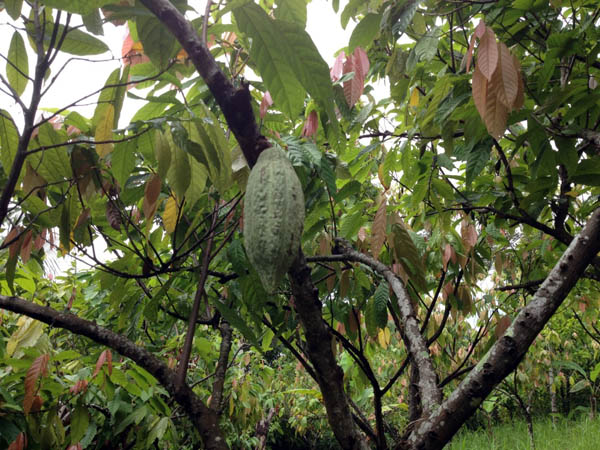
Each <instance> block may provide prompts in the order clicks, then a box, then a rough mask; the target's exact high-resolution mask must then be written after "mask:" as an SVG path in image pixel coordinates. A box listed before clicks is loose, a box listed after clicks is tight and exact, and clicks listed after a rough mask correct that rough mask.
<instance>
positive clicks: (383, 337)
mask: <svg viewBox="0 0 600 450" xmlns="http://www.w3.org/2000/svg"><path fill="white" fill-rule="evenodd" d="M390 337H391V335H390V330H389V328H387V327H386V328H383V329H381V330H379V333H377V342H379V345H380V346H381V348H383V349H384V350H385V349H386V348H388V346H389V345H390Z"/></svg>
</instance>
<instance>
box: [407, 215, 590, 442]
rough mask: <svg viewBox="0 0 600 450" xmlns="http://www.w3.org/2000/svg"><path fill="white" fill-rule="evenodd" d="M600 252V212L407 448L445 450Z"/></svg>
mask: <svg viewBox="0 0 600 450" xmlns="http://www.w3.org/2000/svg"><path fill="white" fill-rule="evenodd" d="M599 251H600V208H599V209H596V211H594V213H593V214H592V216H591V218H590V219H589V221H588V223H587V225H586V226H585V227H584V228H583V230H582V231H581V232H580V233H579V235H577V236H576V237H575V238H574V239H573V241H572V242H571V244H570V245H569V247H568V248H567V250H566V251H565V252H564V253H563V255H562V256H561V258H560V259H559V261H558V262H557V263H556V265H555V266H554V268H553V269H552V271H551V272H550V274H549V275H548V276H547V277H546V280H545V281H544V282H543V283H542V285H541V286H540V288H539V289H538V290H537V291H536V293H535V295H534V296H533V299H532V301H531V302H530V303H529V304H527V306H525V307H524V308H523V309H521V311H520V312H519V314H518V315H517V317H516V318H515V320H514V321H513V323H512V324H511V325H510V327H509V328H508V329H507V330H506V332H505V333H504V336H502V337H501V338H500V339H499V340H498V341H497V342H496V343H495V344H494V346H493V347H492V348H491V349H490V351H489V352H488V353H487V355H486V356H485V357H484V358H483V359H482V360H481V361H480V362H479V364H477V366H476V367H475V368H474V369H473V370H472V371H471V373H470V374H469V375H468V376H467V378H465V380H464V381H463V382H462V383H461V384H460V385H459V387H458V388H457V389H456V390H455V391H454V392H453V393H452V394H451V395H450V397H448V399H447V400H446V401H445V402H444V403H443V404H442V405H441V406H440V407H439V408H438V409H436V410H435V411H434V412H433V414H431V416H430V417H428V418H426V419H425V420H423V421H422V422H420V423H418V424H417V426H416V427H415V428H414V430H413V431H412V432H411V434H410V435H409V437H408V440H407V442H405V443H403V444H402V445H401V447H402V448H419V449H441V448H442V447H443V446H444V445H445V444H446V443H447V442H448V441H449V440H450V439H451V438H452V436H453V435H454V433H456V431H457V430H458V429H459V428H460V426H461V425H462V424H463V423H464V422H465V421H466V420H467V418H468V417H470V416H471V415H472V414H473V413H474V412H475V410H476V409H477V408H478V407H479V405H480V404H481V402H483V400H484V399H485V398H486V397H487V396H488V395H489V393H490V392H491V391H492V389H494V387H496V386H497V385H498V384H499V383H500V382H501V381H502V380H503V379H504V378H505V377H506V376H507V375H508V374H510V373H511V372H512V371H513V370H514V369H515V368H516V367H517V365H518V364H519V362H520V361H521V359H522V358H523V356H524V355H525V353H526V352H527V350H528V349H529V346H530V345H531V344H532V343H533V340H534V339H535V337H536V336H537V335H538V334H539V333H540V332H541V331H542V329H543V328H544V325H545V324H546V323H547V322H548V320H550V317H552V315H553V314H554V312H555V311H556V310H557V308H558V307H559V306H560V305H561V303H562V302H563V300H564V299H565V298H566V297H567V295H568V293H569V292H570V290H571V289H572V288H573V286H575V283H576V282H577V280H578V279H579V278H580V277H581V276H582V274H583V272H584V271H585V268H586V267H587V266H588V264H590V263H591V261H592V260H593V259H594V257H595V256H596V254H597V253H598V252H599Z"/></svg>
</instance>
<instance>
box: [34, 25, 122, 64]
mask: <svg viewBox="0 0 600 450" xmlns="http://www.w3.org/2000/svg"><path fill="white" fill-rule="evenodd" d="M25 28H26V29H27V33H28V34H29V38H30V40H32V39H34V38H33V37H34V36H35V26H34V24H33V22H28V23H27V25H26V26H25ZM53 30H54V22H52V21H51V20H47V21H46V25H45V33H44V41H43V42H44V50H48V46H49V45H50V42H51V40H52V35H53ZM56 36H58V37H59V38H60V37H61V36H64V40H62V44H61V46H60V51H61V52H65V53H69V54H71V55H76V56H88V55H100V54H102V53H105V52H108V51H109V50H110V49H109V48H108V45H106V44H105V43H104V42H103V41H101V40H100V39H98V38H96V37H94V36H92V35H91V34H88V33H86V32H85V31H81V30H80V29H79V28H73V27H68V28H65V26H64V25H62V24H59V25H58V28H57V31H56ZM32 47H33V48H34V49H36V46H35V44H32Z"/></svg>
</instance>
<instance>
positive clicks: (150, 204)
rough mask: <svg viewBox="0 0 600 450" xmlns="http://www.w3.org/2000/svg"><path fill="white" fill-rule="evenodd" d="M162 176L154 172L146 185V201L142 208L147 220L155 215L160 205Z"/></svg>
mask: <svg viewBox="0 0 600 450" xmlns="http://www.w3.org/2000/svg"><path fill="white" fill-rule="evenodd" d="M160 186H161V182H160V177H159V176H158V174H156V173H154V174H152V175H151V176H150V178H149V179H148V182H147V183H146V187H145V188H144V203H143V205H142V209H143V210H144V217H145V218H146V220H148V219H150V218H151V217H153V216H154V213H155V212H156V207H157V206H158V202H157V201H158V196H159V194H160Z"/></svg>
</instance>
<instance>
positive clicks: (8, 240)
mask: <svg viewBox="0 0 600 450" xmlns="http://www.w3.org/2000/svg"><path fill="white" fill-rule="evenodd" d="M19 233H20V228H19V227H15V228H12V229H11V230H10V231H9V232H8V234H7V235H6V237H5V238H4V242H3V243H2V247H4V246H6V245H8V246H9V247H8V257H9V258H16V256H17V255H18V254H19V249H20V248H21V247H20V245H19V241H20V239H16V237H17V236H18V235H19Z"/></svg>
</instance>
